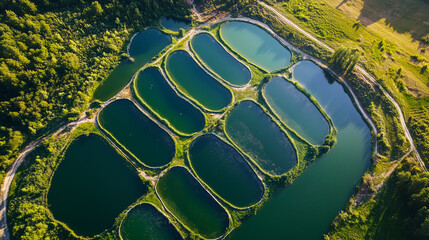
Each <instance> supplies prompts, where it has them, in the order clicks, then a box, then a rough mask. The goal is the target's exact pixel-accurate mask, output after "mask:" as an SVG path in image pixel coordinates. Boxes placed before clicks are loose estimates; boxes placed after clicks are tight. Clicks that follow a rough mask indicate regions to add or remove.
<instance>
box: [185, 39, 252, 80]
mask: <svg viewBox="0 0 429 240" xmlns="http://www.w3.org/2000/svg"><path fill="white" fill-rule="evenodd" d="M190 43H191V46H192V49H193V50H194V51H195V53H196V54H197V56H198V57H199V58H200V59H201V60H202V61H203V62H204V63H205V64H206V65H207V66H208V67H209V68H210V69H211V70H213V71H214V72H215V73H217V74H218V75H219V76H220V77H221V78H222V79H224V80H225V81H226V82H228V83H230V84H231V85H233V86H244V85H246V84H247V83H249V81H250V77H251V73H250V70H249V68H248V67H247V66H245V65H244V64H242V63H241V62H240V61H238V60H237V59H236V58H235V57H233V56H232V55H231V54H229V53H228V52H227V51H226V50H225V48H224V47H223V46H222V45H220V43H218V42H217V41H216V39H215V38H214V37H213V36H212V35H211V34H210V33H206V32H203V33H199V34H197V35H195V36H194V37H193V38H192V40H191V42H190Z"/></svg>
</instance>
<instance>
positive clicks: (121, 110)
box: [98, 99, 175, 167]
mask: <svg viewBox="0 0 429 240" xmlns="http://www.w3.org/2000/svg"><path fill="white" fill-rule="evenodd" d="M98 121H99V123H100V125H101V126H102V127H103V128H104V129H106V130H107V131H108V132H109V133H110V134H112V135H113V136H114V137H115V138H116V140H117V141H118V142H119V143H120V144H122V145H123V146H124V147H125V148H126V149H128V150H129V151H130V152H131V153H133V154H134V156H136V157H137V158H138V159H139V160H140V161H141V162H143V163H144V164H146V165H148V166H149V167H160V166H163V165H165V164H167V163H169V162H170V161H171V160H172V159H173V157H174V153H175V144H174V141H173V139H172V138H171V136H170V135H169V134H168V133H167V132H165V131H164V129H162V128H160V127H159V126H158V125H156V123H154V122H153V121H152V120H151V119H149V118H148V117H147V116H146V115H144V114H143V113H142V112H141V111H140V110H139V109H138V108H137V107H136V106H135V105H134V103H133V102H131V101H130V100H127V99H120V100H116V101H114V102H111V103H110V104H109V105H107V106H106V107H104V108H103V110H101V112H100V114H99V116H98Z"/></svg>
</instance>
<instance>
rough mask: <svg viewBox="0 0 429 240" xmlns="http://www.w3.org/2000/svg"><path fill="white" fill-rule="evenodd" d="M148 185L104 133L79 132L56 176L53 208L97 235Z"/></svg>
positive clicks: (86, 233) (80, 231) (64, 219)
mask: <svg viewBox="0 0 429 240" xmlns="http://www.w3.org/2000/svg"><path fill="white" fill-rule="evenodd" d="M146 192H147V188H146V186H145V185H144V184H143V182H142V181H141V180H140V178H139V177H138V175H137V172H136V171H135V170H133V169H132V168H131V167H130V166H129V164H127V162H126V160H125V159H124V158H123V157H122V156H120V155H119V154H118V153H117V152H116V151H115V150H114V149H113V147H111V146H110V145H109V144H108V143H107V141H106V140H104V139H103V138H102V137H101V136H98V135H95V134H90V135H89V136H84V135H82V136H79V137H78V138H77V139H75V140H74V141H73V142H72V143H71V144H70V146H69V147H68V149H67V151H66V153H65V155H64V159H63V160H62V161H61V163H60V165H59V166H58V169H57V170H56V171H55V174H54V176H53V178H52V184H51V188H50V189H49V192H48V204H49V209H50V210H51V212H52V214H53V215H54V217H55V219H57V220H60V221H62V222H64V223H66V224H67V225H68V226H69V227H70V228H71V229H72V230H73V231H74V232H75V233H76V234H78V235H81V236H93V235H95V234H98V233H101V232H103V230H105V229H107V228H110V227H112V225H113V223H114V221H115V218H116V217H117V216H118V215H119V214H120V213H121V212H122V211H124V210H125V209H126V208H127V207H128V206H129V205H131V204H132V203H133V202H135V201H136V200H137V199H138V198H139V197H141V196H142V195H144V194H146Z"/></svg>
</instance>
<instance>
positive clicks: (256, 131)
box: [225, 100, 297, 175]
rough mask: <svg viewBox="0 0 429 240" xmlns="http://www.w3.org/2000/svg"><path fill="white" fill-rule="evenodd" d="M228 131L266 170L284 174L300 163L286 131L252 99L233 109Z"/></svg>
mask: <svg viewBox="0 0 429 240" xmlns="http://www.w3.org/2000/svg"><path fill="white" fill-rule="evenodd" d="M225 130H226V133H227V134H228V136H229V137H230V138H231V140H232V141H233V142H235V143H236V144H237V145H238V147H239V148H240V149H241V150H243V151H244V152H245V153H247V154H248V155H249V156H250V157H251V158H252V159H253V160H254V161H255V162H256V164H258V166H259V167H260V168H262V169H263V170H264V171H266V172H268V173H271V174H274V175H281V174H283V173H286V172H287V171H288V170H289V169H291V168H292V167H294V166H295V165H296V163H297V156H296V152H295V149H294V147H293V145H292V144H291V142H290V141H289V139H288V137H287V136H286V134H285V133H284V132H283V131H282V130H281V128H280V127H279V126H278V125H277V124H276V123H275V122H273V120H272V119H271V118H270V117H269V116H268V115H267V114H266V113H265V112H264V111H263V110H262V108H261V107H260V106H259V105H257V104H256V103H255V102H253V101H248V100H246V101H242V102H240V103H239V104H238V105H237V106H235V108H234V109H233V110H232V111H231V113H230V114H229V115H228V118H227V120H226V125H225Z"/></svg>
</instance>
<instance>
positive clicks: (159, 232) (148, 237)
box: [121, 203, 182, 240]
mask: <svg viewBox="0 0 429 240" xmlns="http://www.w3.org/2000/svg"><path fill="white" fill-rule="evenodd" d="M121 237H122V239H124V240H142V239H144V240H158V239H159V240H176V239H182V237H181V236H180V234H179V233H178V232H177V230H176V229H175V228H174V226H173V225H172V224H171V223H170V222H169V221H168V219H167V218H166V217H165V216H164V215H163V214H162V213H160V212H159V211H158V209H157V208H156V207H154V206H153V205H152V204H149V203H143V204H140V205H137V206H135V207H133V208H132V209H131V210H130V211H129V212H128V214H127V216H126V218H125V220H124V221H123V222H122V225H121Z"/></svg>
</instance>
